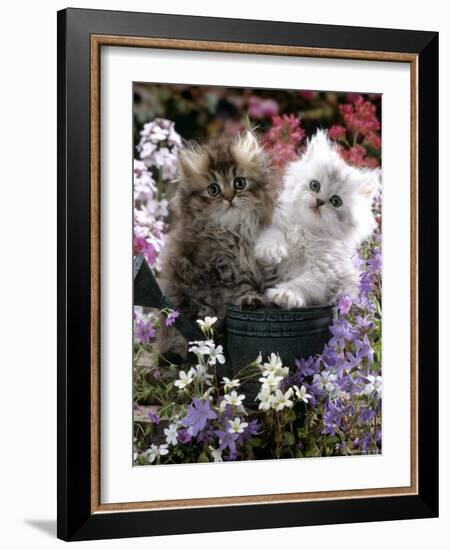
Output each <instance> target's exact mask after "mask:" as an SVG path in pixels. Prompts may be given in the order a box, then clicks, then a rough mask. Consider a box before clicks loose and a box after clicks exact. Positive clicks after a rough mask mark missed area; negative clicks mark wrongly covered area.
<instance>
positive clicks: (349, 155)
mask: <svg viewBox="0 0 450 550" xmlns="http://www.w3.org/2000/svg"><path fill="white" fill-rule="evenodd" d="M338 151H339V153H340V155H341V157H342V158H343V159H344V160H346V161H347V162H349V163H350V164H354V165H356V166H367V167H369V168H376V167H377V166H378V165H379V163H378V160H377V159H376V158H375V157H366V150H365V149H364V147H363V146H362V145H358V144H357V145H355V146H354V147H350V149H345V148H344V147H342V146H340V147H338Z"/></svg>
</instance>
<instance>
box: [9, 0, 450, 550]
mask: <svg viewBox="0 0 450 550" xmlns="http://www.w3.org/2000/svg"><path fill="white" fill-rule="evenodd" d="M216 4H217V5H216ZM7 6H8V7H6V5H5V6H3V10H2V21H3V25H2V33H1V35H0V40H1V48H0V52H1V53H0V55H1V62H2V63H1V67H2V86H1V88H0V123H1V132H0V140H1V143H0V151H1V162H0V182H1V187H0V189H1V193H2V197H1V199H0V223H1V224H2V231H1V232H0V239H1V243H0V250H1V251H2V266H3V269H2V271H1V275H2V280H1V285H0V308H1V317H0V319H1V321H0V322H1V331H0V354H1V355H0V366H1V372H2V375H3V378H2V384H1V398H0V407H1V409H0V418H1V432H0V433H1V438H2V439H1V441H2V445H1V455H0V476H1V478H0V487H1V493H0V495H1V496H0V518H1V524H2V529H1V530H0V542H1V544H2V546H4V547H5V548H8V549H15V548H24V547H25V548H26V547H27V546H28V545H29V546H32V548H33V549H40V548H45V549H47V548H53V547H54V546H56V545H59V546H61V545H62V544H63V543H62V542H60V541H57V540H55V539H54V536H55V523H54V522H55V516H56V415H55V412H56V13H55V12H56V10H57V9H60V8H63V7H65V4H64V3H62V2H57V1H54V0H47V2H45V3H43V2H42V3H36V2H31V1H23V2H20V3H15V4H12V5H11V4H9V3H8V4H7ZM444 6H445V3H443V2H438V1H437V0H429V1H428V2H427V3H426V4H424V3H423V2H421V1H411V2H409V3H408V4H407V5H406V4H405V3H400V2H399V3H393V2H392V1H387V0H378V1H377V2H373V3H371V4H362V3H361V0H359V1H354V0H347V1H346V2H345V3H344V2H342V1H341V2H337V1H336V0H334V1H329V0H322V2H320V3H313V2H311V3H306V2H302V3H297V2H292V0H278V1H277V2H276V3H275V2H264V3H262V2H256V1H250V0H248V1H247V2H245V3H244V2H241V1H239V2H238V1H231V0H230V1H228V2H227V3H224V4H218V3H212V2H207V1H199V0H197V1H195V2H191V4H188V3H187V2H186V1H185V0H180V1H175V0H166V1H165V2H161V1H157V0H154V1H153V2H138V1H132V0H127V2H124V1H116V0H108V1H97V2H95V3H94V2H81V1H78V2H77V7H91V8H94V7H95V8H104V9H129V10H137V11H154V12H166V13H180V14H183V13H191V14H196V15H211V16H228V17H242V18H258V19H274V20H277V19H278V20H291V21H303V22H311V23H329V24H349V25H361V26H379V27H393V28H411V29H428V30H438V31H442V34H441V37H440V39H441V75H440V85H441V98H442V100H443V101H442V105H441V121H442V122H441V144H440V149H441V156H442V158H443V159H445V158H446V157H447V155H448V150H449V148H450V142H449V138H448V123H449V122H450V117H449V114H450V113H449V104H448V97H449V95H450V86H449V84H450V82H449V67H450V55H449V52H450V40H449V37H450V35H449V31H448V17H447V16H446V12H445V11H444ZM444 99H447V103H445V102H444ZM440 175H441V183H442V185H441V199H440V204H441V212H442V214H443V209H444V207H445V206H446V205H447V204H448V203H449V202H450V190H449V185H448V182H449V181H450V172H449V169H448V165H447V166H442V167H441V174H440ZM430 215H432V213H430ZM449 230H450V219H449V216H448V215H447V216H444V215H441V251H442V255H441V281H444V280H447V281H448V280H449V279H450V272H449V258H448V250H449V245H448V238H447V236H448V233H449ZM444 250H446V251H447V253H446V255H445V256H444ZM23 262H26V264H25V266H24V267H22V265H23ZM30 274H31V275H30ZM30 276H31V277H32V279H31V280H30ZM446 306H447V307H448V306H450V303H449V293H448V285H447V287H444V286H443V287H442V288H441V337H442V338H441V339H442V341H443V342H444V344H445V341H446V336H447V333H448V330H449V329H450V326H449V323H448V321H447V322H444V319H443V313H445V309H446ZM442 356H443V357H445V355H444V348H442ZM444 360H445V359H444ZM446 366H448V365H444V364H443V365H442V367H443V368H442V371H441V395H442V399H441V463H442V464H445V462H448V454H449V451H450V444H449V439H448V421H449V412H448V408H447V407H446V402H448V399H444V398H445V397H446V395H447V388H448V386H449V383H450V375H449V373H448V369H446V368H445V367H446ZM449 489H450V487H449V474H448V468H445V467H444V468H442V471H441V519H435V520H420V521H407V522H390V523H373V524H359V525H341V526H339V525H338V526H336V525H332V526H326V527H308V528H293V529H279V530H268V531H249V532H240V533H221V534H203V535H185V536H182V537H181V536H176V537H161V538H158V539H153V540H151V542H150V541H149V540H148V539H137V540H131V539H130V540H126V541H125V540H121V541H99V542H95V543H90V542H89V543H84V544H83V548H91V547H92V548H94V544H95V545H96V547H100V546H102V545H103V546H104V547H106V546H105V545H107V547H108V548H124V547H135V548H144V547H148V545H149V544H151V545H152V548H154V549H159V548H165V549H167V550H170V549H172V548H173V549H175V548H177V549H178V548H180V546H182V547H183V548H185V549H191V548H192V549H194V548H198V547H199V546H200V547H203V546H205V547H215V548H230V547H231V546H233V547H235V548H239V547H244V546H245V545H251V546H252V547H255V548H258V550H259V549H266V548H267V549H269V548H273V547H274V546H275V545H276V546H281V545H282V546H284V547H288V546H289V545H291V546H293V547H298V546H299V545H302V546H303V547H311V546H313V545H314V546H315V547H317V544H318V541H319V540H320V541H321V542H322V544H320V546H319V548H320V547H325V546H332V545H333V544H336V546H339V547H341V546H346V545H354V544H358V545H361V546H363V547H364V549H367V550H369V549H375V548H376V549H378V548H379V547H380V546H381V547H382V546H383V545H389V547H390V546H395V545H396V544H399V543H401V544H402V546H404V547H406V546H407V547H408V549H422V548H423V547H424V546H430V545H432V544H434V545H436V546H437V547H441V546H442V545H440V544H439V542H438V541H439V540H440V539H441V538H442V539H444V540H448V531H449V527H448V525H449V520H450V496H449Z"/></svg>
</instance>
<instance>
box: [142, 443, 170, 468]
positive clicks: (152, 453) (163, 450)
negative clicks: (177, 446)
mask: <svg viewBox="0 0 450 550" xmlns="http://www.w3.org/2000/svg"><path fill="white" fill-rule="evenodd" d="M145 452H146V454H148V461H149V462H150V464H151V463H152V462H155V460H156V459H157V458H158V457H160V456H164V455H166V454H168V453H169V449H168V445H166V444H163V445H160V446H159V447H158V445H153V444H152V445H151V446H150V449H147V450H146V451H145Z"/></svg>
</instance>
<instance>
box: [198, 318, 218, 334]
mask: <svg viewBox="0 0 450 550" xmlns="http://www.w3.org/2000/svg"><path fill="white" fill-rule="evenodd" d="M216 322H217V317H205V319H204V320H202V319H197V323H198V324H199V325H200V328H201V329H202V331H203V332H205V331H208V330H210V329H211V328H212V326H213V325H214V324H215V323H216Z"/></svg>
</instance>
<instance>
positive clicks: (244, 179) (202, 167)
mask: <svg viewBox="0 0 450 550" xmlns="http://www.w3.org/2000/svg"><path fill="white" fill-rule="evenodd" d="M275 194H276V174H275V169H274V168H273V167H272V163H271V160H270V158H269V156H268V154H267V153H266V152H265V151H264V150H263V149H262V147H261V146H260V144H259V142H258V140H257V138H256V137H255V135H254V134H253V133H252V132H251V131H246V132H244V133H243V134H241V135H240V136H238V137H236V138H221V139H217V140H211V141H209V142H208V143H206V144H204V145H198V144H190V145H188V146H186V147H184V148H183V149H182V150H181V152H180V157H179V181H178V184H177V191H176V194H175V196H174V199H173V201H172V202H171V209H172V214H173V222H172V227H171V229H170V232H169V234H168V240H167V243H166V245H165V247H164V251H163V253H162V263H161V265H162V267H161V273H162V277H161V280H160V283H161V286H162V288H163V290H164V292H165V294H166V296H167V297H168V298H169V299H170V300H171V301H172V303H173V304H174V305H175V306H176V308H177V309H178V310H179V311H181V312H182V313H184V314H185V315H186V316H187V317H188V318H190V319H191V320H192V321H194V322H195V320H196V319H198V318H202V317H205V316H207V315H208V316H216V317H218V323H217V329H218V331H219V335H220V331H221V324H222V322H223V320H224V316H225V304H234V305H238V306H241V307H255V306H257V305H260V304H262V303H263V296H262V293H263V283H264V276H263V273H262V272H261V269H260V267H259V266H258V263H257V261H256V259H255V255H254V247H255V242H256V238H257V236H258V234H259V232H260V231H261V230H262V229H263V228H264V227H266V226H268V225H269V224H270V222H271V219H272V212H273V207H274V199H275ZM170 332H171V331H168V334H167V335H166V336H165V337H164V342H163V343H161V342H160V344H161V346H160V352H164V350H169V349H171V348H173V347H174V345H175V339H174V335H173V333H172V334H169V333H170ZM185 345H186V343H185V342H184V343H183V346H184V347H185ZM178 347H179V346H178ZM178 351H179V350H178Z"/></svg>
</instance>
